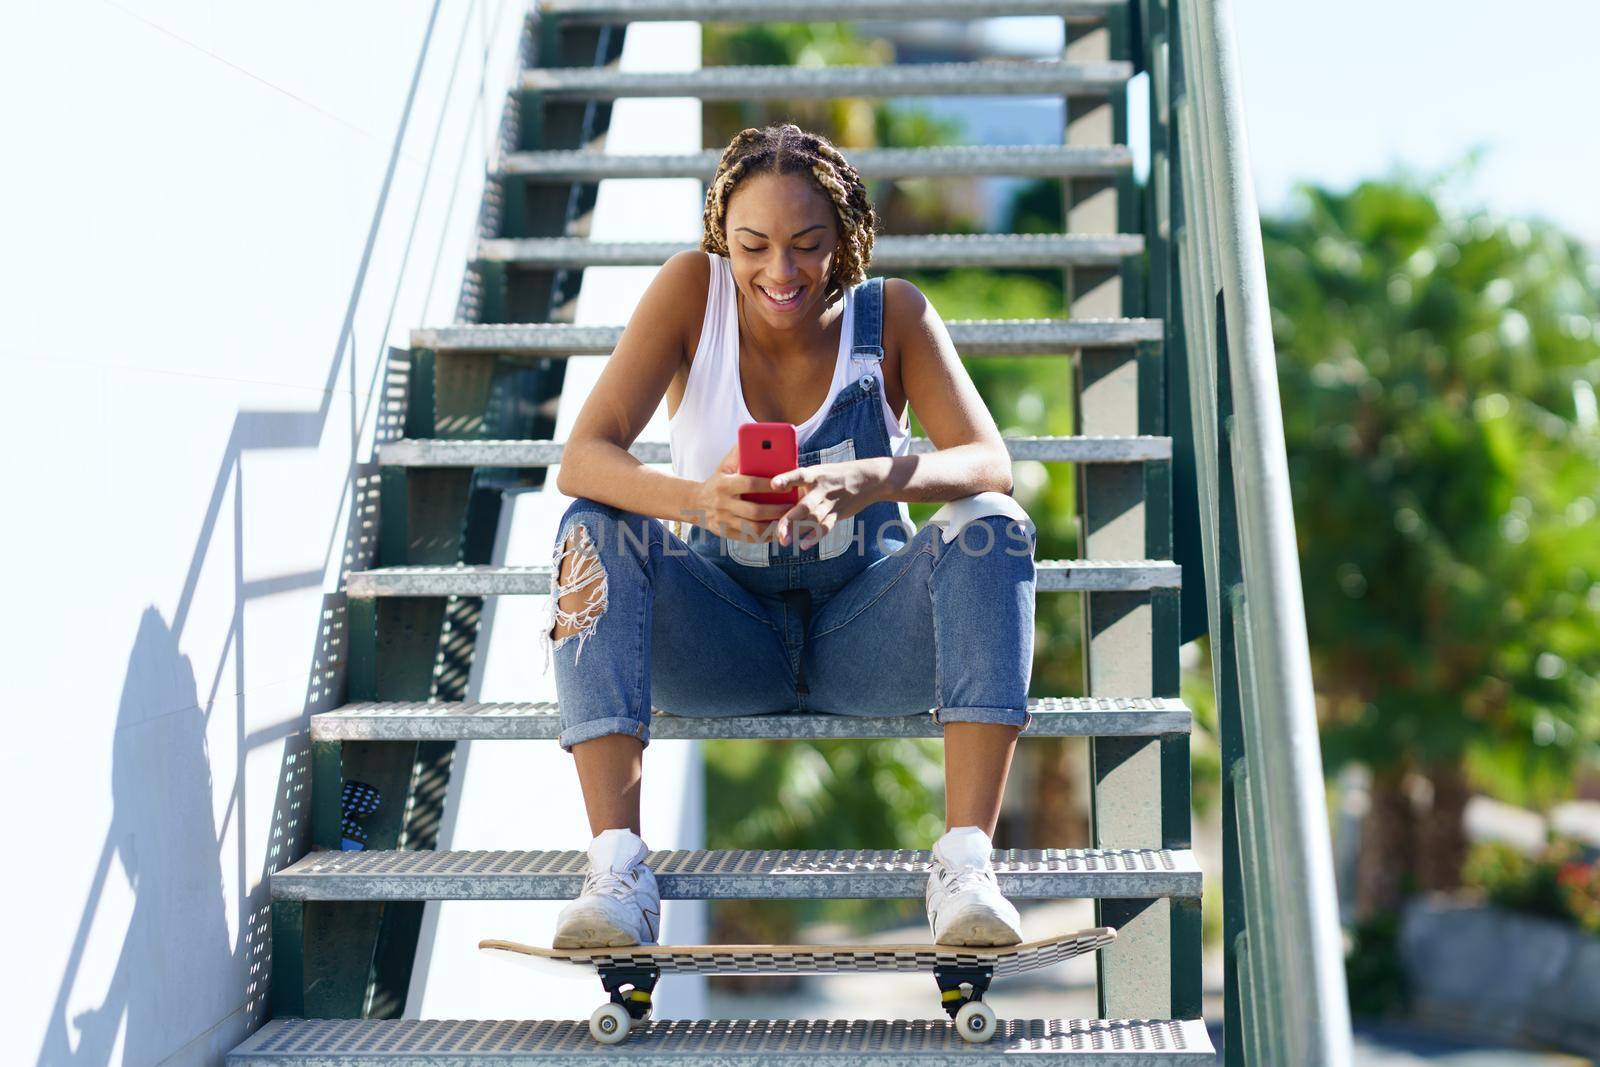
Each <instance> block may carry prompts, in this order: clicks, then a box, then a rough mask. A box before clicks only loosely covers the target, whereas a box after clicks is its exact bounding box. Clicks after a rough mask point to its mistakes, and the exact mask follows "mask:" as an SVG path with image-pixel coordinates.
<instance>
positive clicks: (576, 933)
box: [550, 914, 639, 948]
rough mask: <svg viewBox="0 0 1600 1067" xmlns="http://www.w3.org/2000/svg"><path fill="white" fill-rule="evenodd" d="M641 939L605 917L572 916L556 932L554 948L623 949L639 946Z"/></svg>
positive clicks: (591, 915)
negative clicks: (629, 946) (628, 946)
mask: <svg viewBox="0 0 1600 1067" xmlns="http://www.w3.org/2000/svg"><path fill="white" fill-rule="evenodd" d="M637 944H639V939H638V938H637V937H636V936H634V935H633V934H631V933H629V932H628V931H626V930H624V929H622V928H621V927H619V926H618V925H617V924H616V923H614V922H612V921H611V920H610V919H608V918H606V917H605V916H604V915H596V914H580V915H575V916H572V917H571V918H570V919H569V920H568V921H567V922H566V923H564V924H562V926H561V928H560V929H559V930H557V931H556V936H555V940H554V941H553V942H552V943H551V946H550V947H552V948H622V947H624V946H627V945H637Z"/></svg>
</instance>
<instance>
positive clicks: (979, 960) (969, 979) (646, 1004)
mask: <svg viewBox="0 0 1600 1067" xmlns="http://www.w3.org/2000/svg"><path fill="white" fill-rule="evenodd" d="M1116 936H1117V932H1116V930H1114V929H1112V928H1111V927H1109V926H1099V927H1095V928H1093V929H1089V930H1078V931H1075V932H1073V933H1065V934H1054V935H1052V936H1050V937H1046V938H1041V939H1039V940H1037V941H1023V942H1021V943H1020V944H1016V945H994V946H987V945H985V946H977V945H970V946H965V945H935V944H924V945H624V946H621V947H610V948H565V949H561V948H541V947H539V946H537V945H523V944H519V943H517V942H515V941H497V940H494V939H486V940H483V941H479V942H478V947H479V948H480V949H483V950H485V951H487V952H490V953H492V954H494V955H496V956H498V957H500V958H502V959H505V960H508V961H510V962H514V963H518V964H522V965H525V966H528V967H532V968H534V969H536V970H541V971H545V972H547V973H557V974H562V975H571V974H572V973H573V968H574V967H593V968H594V969H595V970H596V972H598V974H599V975H600V983H601V985H603V986H604V987H605V991H606V992H607V993H609V994H610V995H611V1000H610V1001H609V1002H607V1003H605V1004H602V1005H600V1007H598V1008H596V1009H595V1011H594V1014H593V1015H591V1016H590V1017H589V1033H590V1034H591V1035H592V1036H593V1037H594V1039H595V1040H596V1041H599V1042H600V1043H602V1044H606V1045H614V1044H616V1043H618V1042H620V1041H621V1040H622V1039H623V1038H625V1037H627V1036H628V1031H629V1029H630V1028H631V1027H632V1026H633V1024H634V1023H637V1022H643V1021H644V1019H645V1018H646V1017H647V1016H648V1015H649V1014H650V1007H651V1000H650V997H651V994H652V993H653V992H654V991H655V986H656V981H657V980H658V979H659V978H660V977H661V976H662V975H663V974H771V975H777V974H836V973H841V972H846V971H875V972H890V971H926V970H931V971H932V972H933V977H934V980H935V981H936V982H938V984H939V999H940V1003H941V1005H942V1006H943V1008H944V1010H945V1012H946V1013H947V1014H948V1015H949V1016H950V1018H951V1020H952V1021H953V1022H954V1024H955V1029H956V1032H957V1033H958V1034H960V1035H961V1036H962V1037H963V1038H964V1039H966V1040H967V1041H972V1042H981V1041H987V1040H989V1038H990V1037H992V1036H994V1030H995V1015H994V1009H993V1008H991V1007H989V1005H987V1004H985V1003H984V1002H983V996H984V994H985V993H987V992H988V991H989V982H990V981H991V980H992V979H994V978H996V977H1000V976H1004V975H1011V974H1022V973H1024V972H1026V971H1032V970H1037V969H1038V968H1040V967H1048V966H1049V965H1050V964H1052V963H1060V962H1061V961H1062V960H1067V959H1071V958H1073V957H1074V956H1081V955H1083V954H1084V953H1087V952H1094V951H1096V950H1097V949H1100V948H1102V947H1104V946H1105V945H1108V944H1110V943H1111V941H1112V940H1113V939H1114V938H1115V937H1116Z"/></svg>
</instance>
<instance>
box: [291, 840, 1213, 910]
mask: <svg viewBox="0 0 1600 1067" xmlns="http://www.w3.org/2000/svg"><path fill="white" fill-rule="evenodd" d="M930 857H931V854H930V853H929V852H928V851H926V850H924V849H872V850H866V849H828V850H813V849H803V850H802V849H791V850H786V851H775V850H742V849H696V850H694V851H689V850H685V849H679V850H675V851H655V852H651V853H650V854H649V855H648V856H646V857H645V863H647V864H648V865H649V866H650V869H651V871H653V872H654V873H655V876H656V884H657V885H658V886H659V887H660V889H661V896H662V899H664V900H719V899H767V900H794V899H800V898H806V897H826V898H829V899H845V898H873V899H883V898H896V897H903V898H908V899H921V898H922V895H923V892H924V890H925V889H926V888H927V885H928V869H929V863H930ZM992 862H993V864H994V869H995V878H996V880H997V881H998V882H999V884H1000V890H1001V892H1003V893H1004V894H1005V895H1006V896H1007V897H1009V898H1011V899H1012V900H1060V899H1065V898H1071V897H1090V898H1105V899H1109V898H1122V897H1186V898H1193V897H1198V896H1199V895H1200V886H1201V877H1200V868H1199V867H1198V866H1197V865H1196V863H1195V858H1194V854H1193V853H1192V852H1190V851H1189V850H1187V849H1182V850H1169V849H996V850H995V851H994V852H993V853H992ZM588 866H589V855H588V853H586V852H580V851H578V850H575V849H565V850H552V851H529V852H505V851H494V852H486V851H477V852H444V851H439V852H431V851H403V850H402V851H378V850H371V851H366V852H337V851H328V852H313V853H311V854H309V855H307V856H304V857H302V858H301V859H300V860H298V861H297V862H295V863H293V864H291V865H290V866H288V867H285V868H284V869H283V870H281V871H278V872H276V873H275V874H273V875H271V887H272V896H273V898H274V899H276V900H570V899H573V898H575V897H576V896H577V895H578V894H579V893H580V892H582V891H583V876H584V874H585V872H586V871H587V870H588Z"/></svg>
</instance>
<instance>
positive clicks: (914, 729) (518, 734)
mask: <svg viewBox="0 0 1600 1067" xmlns="http://www.w3.org/2000/svg"><path fill="white" fill-rule="evenodd" d="M1028 710H1029V711H1030V712H1031V713H1032V714H1033V719H1032V721H1031V722H1029V724H1028V728H1027V729H1026V730H1024V731H1022V736H1023V737H1158V736H1161V735H1164V734H1186V733H1188V732H1189V729H1190V722H1191V719H1192V716H1191V714H1190V712H1189V708H1188V707H1187V706H1186V705H1185V704H1184V703H1183V701H1181V700H1177V699H1174V698H1172V697H1036V698H1034V699H1031V700H1029V701H1028ZM560 732H561V709H560V706H559V705H558V704H557V703H556V702H554V701H548V700H541V701H535V702H530V703H525V704H515V703H496V704H467V703H462V702H447V701H392V702H387V703H361V704H346V705H345V706H344V707H342V708H335V709H334V710H333V711H325V712H322V713H321V714H319V715H313V716H311V740H313V741H554V740H555V739H556V737H557V735H558V734H560ZM943 733H944V728H943V727H942V726H940V725H939V724H938V723H936V722H934V721H933V716H932V715H829V714H826V713H822V712H776V713H773V714H769V715H731V716H715V717H713V716H701V715H669V714H667V713H666V712H663V711H656V712H655V713H654V714H653V715H652V716H651V717H650V737H651V738H652V739H653V740H660V741H677V740H697V741H704V740H710V739H713V738H759V739H765V740H797V739H810V738H877V737H940V736H942V735H943Z"/></svg>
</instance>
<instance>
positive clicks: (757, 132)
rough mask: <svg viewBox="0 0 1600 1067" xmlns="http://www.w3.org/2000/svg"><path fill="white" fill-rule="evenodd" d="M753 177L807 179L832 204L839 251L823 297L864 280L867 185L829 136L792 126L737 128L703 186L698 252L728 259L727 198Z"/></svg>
mask: <svg viewBox="0 0 1600 1067" xmlns="http://www.w3.org/2000/svg"><path fill="white" fill-rule="evenodd" d="M752 174H807V175H810V177H811V178H812V180H813V181H815V182H816V184H817V188H818V189H819V190H820V191H821V192H822V193H823V194H825V195H826V196H827V197H828V199H829V200H830V201H831V202H832V203H833V208H834V213H835V214H836V215H837V216H838V223H839V247H838V249H837V250H836V252H835V253H834V266H833V273H832V275H831V276H830V277H829V286H828V291H827V292H826V293H825V294H824V298H825V299H829V300H831V299H833V297H834V296H836V295H838V294H839V293H841V292H843V290H844V289H845V288H847V287H849V286H853V285H856V284H858V283H859V282H861V281H862V280H863V279H864V278H866V276H867V265H868V264H869V263H870V262H871V261H872V243H873V237H874V236H875V234H876V232H877V225H878V215H877V212H876V211H874V210H873V207H872V201H871V200H870V198H869V197H868V196H867V187H866V183H864V182H863V181H862V180H861V174H860V172H859V171H857V170H856V168H855V167H854V166H852V165H851V163H850V161H849V160H847V159H845V157H844V155H843V153H841V152H840V151H839V150H838V149H837V148H835V147H834V146H833V144H831V143H830V142H829V141H828V139H827V138H825V137H823V136H821V135H820V134H815V133H811V132H809V131H806V130H802V129H801V128H800V127H798V126H796V125H794V124H793V123H784V124H782V125H778V126H768V127H766V128H764V129H755V128H754V127H752V128H749V129H745V130H741V131H739V133H737V134H735V135H734V137H733V139H732V140H731V141H729V142H728V147H727V148H725V149H723V151H722V158H721V159H720V160H718V162H717V170H716V173H715V174H714V175H713V176H712V178H711V182H710V184H709V185H708V186H707V188H706V205H705V213H704V216H703V222H704V228H703V232H702V233H701V237H700V249H701V251H704V252H714V253H716V254H717V255H719V256H727V255H728V237H727V224H728V200H729V198H730V197H732V195H733V192H734V190H735V189H736V188H737V187H738V185H739V183H740V182H741V181H743V180H744V179H745V178H746V177H748V176H750V175H752Z"/></svg>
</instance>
